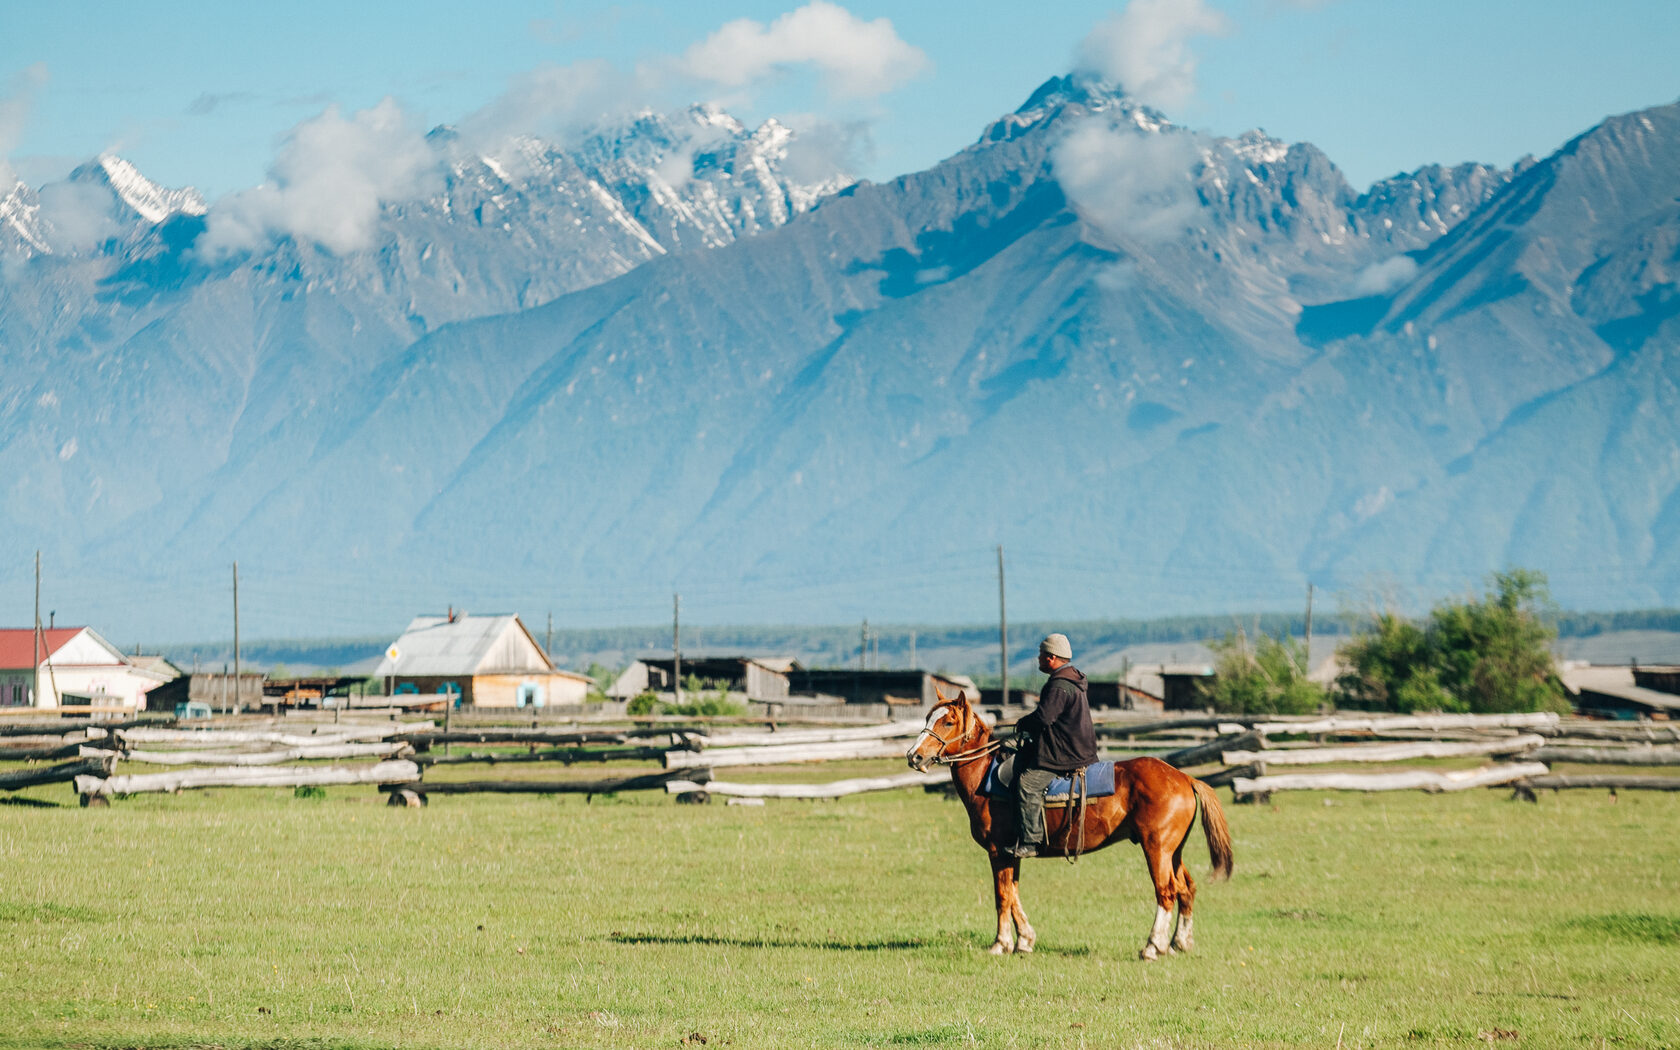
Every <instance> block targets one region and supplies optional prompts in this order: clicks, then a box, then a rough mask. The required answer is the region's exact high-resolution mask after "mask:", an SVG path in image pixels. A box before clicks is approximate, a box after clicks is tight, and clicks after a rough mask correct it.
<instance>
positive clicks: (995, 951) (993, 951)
mask: <svg viewBox="0 0 1680 1050" xmlns="http://www.w3.org/2000/svg"><path fill="white" fill-rule="evenodd" d="M1008 952H1009V945H1007V944H1005V943H1003V942H1002V941H993V942H992V946H991V947H990V948H987V949H986V954H987V955H1006V954H1008Z"/></svg>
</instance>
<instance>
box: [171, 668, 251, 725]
mask: <svg viewBox="0 0 1680 1050" xmlns="http://www.w3.org/2000/svg"><path fill="white" fill-rule="evenodd" d="M189 704H190V705H195V706H192V707H190V708H189V707H188V705H189ZM262 704H263V674H262V672H261V671H240V672H239V674H238V675H237V680H236V676H235V675H234V674H232V673H231V672H228V671H188V672H186V673H185V674H180V675H176V676H175V677H174V678H171V679H170V680H169V681H167V682H165V683H164V684H163V685H160V686H158V687H157V688H156V689H153V690H152V691H151V692H150V693H147V694H146V710H148V711H164V712H168V713H171V714H175V715H178V716H182V717H185V716H186V715H187V713H188V712H189V711H204V710H209V711H211V712H214V713H216V714H237V713H238V712H240V711H255V710H257V709H258V708H260V707H262Z"/></svg>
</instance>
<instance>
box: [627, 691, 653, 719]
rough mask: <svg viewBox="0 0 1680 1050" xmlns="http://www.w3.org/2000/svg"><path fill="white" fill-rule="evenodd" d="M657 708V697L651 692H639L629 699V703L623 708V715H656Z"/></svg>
mask: <svg viewBox="0 0 1680 1050" xmlns="http://www.w3.org/2000/svg"><path fill="white" fill-rule="evenodd" d="M659 707H660V703H659V697H658V695H656V694H655V693H653V692H651V691H649V692H641V693H637V694H636V695H635V696H633V697H631V698H630V702H629V703H628V704H626V705H625V707H624V713H625V714H627V715H651V714H654V713H656V712H657V711H658V710H659Z"/></svg>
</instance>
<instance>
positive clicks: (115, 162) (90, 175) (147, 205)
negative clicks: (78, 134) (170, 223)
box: [70, 153, 210, 226]
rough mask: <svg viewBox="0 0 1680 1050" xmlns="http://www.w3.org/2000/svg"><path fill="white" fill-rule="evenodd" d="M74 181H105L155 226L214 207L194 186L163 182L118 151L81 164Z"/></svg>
mask: <svg viewBox="0 0 1680 1050" xmlns="http://www.w3.org/2000/svg"><path fill="white" fill-rule="evenodd" d="M70 181H71V182H83V183H95V184H103V185H104V186H106V187H107V188H109V189H110V190H111V192H112V193H115V194H116V195H117V197H118V199H120V200H121V201H122V202H123V203H124V204H126V205H127V206H128V207H129V208H131V209H132V210H133V211H134V212H135V213H136V214H137V215H139V216H140V217H141V218H142V219H144V220H146V221H147V222H148V223H151V224H152V225H154V226H155V225H157V224H158V223H160V222H162V221H163V220H165V219H167V218H169V217H170V216H171V215H203V214H205V213H206V212H208V211H209V210H210V209H209V206H208V205H207V204H205V202H204V197H203V196H202V195H201V194H200V193H199V192H198V191H197V190H195V189H193V188H192V187H191V186H187V187H184V188H182V189H169V188H166V187H164V186H160V185H158V184H157V183H155V182H153V181H152V180H151V179H148V178H147V177H146V176H144V175H142V174H140V169H139V168H136V167H135V166H134V165H133V164H132V163H130V162H129V161H127V160H124V159H123V158H122V157H119V156H117V155H116V154H115V153H101V154H100V155H99V156H98V157H96V158H94V159H93V160H91V161H89V162H88V163H86V164H83V165H81V166H79V167H78V168H76V170H75V171H72V172H71V173H70Z"/></svg>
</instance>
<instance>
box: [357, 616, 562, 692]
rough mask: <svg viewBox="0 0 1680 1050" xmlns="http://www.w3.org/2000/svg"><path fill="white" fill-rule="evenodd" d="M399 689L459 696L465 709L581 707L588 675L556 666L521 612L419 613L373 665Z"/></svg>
mask: <svg viewBox="0 0 1680 1050" xmlns="http://www.w3.org/2000/svg"><path fill="white" fill-rule="evenodd" d="M374 674H375V675H376V676H377V677H379V678H381V679H384V680H385V681H386V683H387V685H388V688H389V689H390V691H391V692H392V693H427V694H430V693H442V694H446V695H454V696H459V697H460V699H459V700H458V701H456V704H457V706H460V707H506V708H525V707H547V706H551V705H559V704H581V703H583V702H584V700H585V699H586V698H587V697H588V695H589V689H590V686H591V684H592V682H591V679H590V678H589V676H588V675H582V674H577V673H576V672H574V671H562V670H560V669H559V668H557V667H555V666H554V661H552V660H550V659H549V658H548V654H547V653H545V652H544V651H543V648H542V646H540V645H538V644H537V641H536V639H535V638H533V637H531V632H530V631H528V630H526V629H525V624H524V623H523V622H521V621H520V619H519V617H518V616H517V615H512V614H507V615H496V616H468V615H467V614H466V613H459V612H453V611H451V612H450V613H449V614H448V615H446V616H416V617H415V618H414V621H413V622H412V623H410V624H409V625H408V629H407V630H406V631H404V632H403V634H402V637H401V638H398V639H397V640H396V641H395V642H393V643H391V646H390V648H388V649H386V650H385V656H384V658H383V659H382V660H380V662H379V666H378V667H377V668H376V669H375V670H374Z"/></svg>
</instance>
